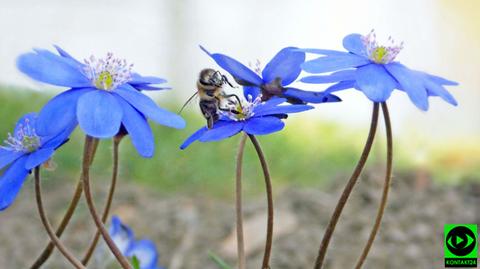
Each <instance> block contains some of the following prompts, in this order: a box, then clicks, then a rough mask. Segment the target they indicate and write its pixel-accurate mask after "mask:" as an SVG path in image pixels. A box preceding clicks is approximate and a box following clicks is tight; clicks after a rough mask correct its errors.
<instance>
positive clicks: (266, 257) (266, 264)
mask: <svg viewBox="0 0 480 269" xmlns="http://www.w3.org/2000/svg"><path fill="white" fill-rule="evenodd" d="M248 137H250V141H252V144H253V146H254V147H255V151H256V152H257V155H258V159H259V160H260V164H261V165H262V170H263V176H264V177H265V187H266V191H267V203H268V218H267V238H266V240H265V252H264V254H263V263H262V269H269V268H270V254H271V251H272V241H273V193H272V182H271V180H270V172H269V171H268V165H267V161H266V160H265V155H263V151H262V148H261V147H260V144H259V143H258V140H257V138H255V136H253V135H250V134H249V135H248Z"/></svg>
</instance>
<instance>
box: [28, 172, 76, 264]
mask: <svg viewBox="0 0 480 269" xmlns="http://www.w3.org/2000/svg"><path fill="white" fill-rule="evenodd" d="M82 192H83V183H82V180H79V181H78V183H77V186H76V188H75V193H74V194H73V198H72V200H71V201H70V204H69V206H68V209H67V212H66V213H65V215H64V216H63V219H62V221H61V222H60V225H59V226H58V228H57V231H56V232H55V234H56V236H57V237H61V236H62V234H63V232H64V231H65V228H66V227H67V225H68V223H69V222H70V219H71V218H72V216H73V213H74V212H75V209H76V208H77V205H78V201H80V197H82ZM54 249H55V244H54V243H53V241H51V240H50V242H49V243H48V245H47V246H46V247H45V249H44V250H43V252H42V254H40V256H38V258H37V259H36V260H35V262H34V263H33V265H32V266H30V269H38V268H40V267H41V266H42V265H43V264H44V263H45V262H46V261H47V260H48V258H49V257H50V255H52V253H53V250H54Z"/></svg>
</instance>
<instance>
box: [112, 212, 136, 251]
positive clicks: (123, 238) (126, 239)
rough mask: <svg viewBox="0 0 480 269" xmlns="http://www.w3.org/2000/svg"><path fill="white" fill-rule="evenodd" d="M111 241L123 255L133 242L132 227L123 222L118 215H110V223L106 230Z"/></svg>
mask: <svg viewBox="0 0 480 269" xmlns="http://www.w3.org/2000/svg"><path fill="white" fill-rule="evenodd" d="M108 233H109V234H110V236H111V237H112V239H113V242H114V243H115V245H116V246H117V247H118V249H119V250H120V252H121V253H122V254H123V255H127V252H128V250H129V249H130V248H131V247H132V245H133V243H134V234H133V231H132V229H130V227H128V226H127V225H125V224H123V223H122V221H121V220H120V218H119V217H118V216H112V224H111V226H110V229H109V231H108Z"/></svg>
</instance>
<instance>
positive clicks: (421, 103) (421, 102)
mask: <svg viewBox="0 0 480 269" xmlns="http://www.w3.org/2000/svg"><path fill="white" fill-rule="evenodd" d="M389 42H390V44H389V46H382V45H379V44H378V43H377V41H376V35H375V33H374V32H373V31H372V32H370V33H369V34H368V35H366V36H362V35H360V34H350V35H347V36H346V37H345V38H344V39H343V47H344V48H345V49H346V50H348V52H341V51H335V50H324V49H302V50H300V51H304V52H309V53H315V54H321V55H325V56H323V57H320V58H317V59H314V60H310V61H307V62H305V63H303V64H302V69H303V70H304V71H306V72H309V73H327V72H333V73H331V74H329V75H322V76H308V77H304V78H302V79H301V81H302V82H305V83H315V84H317V83H336V84H334V85H332V86H331V87H329V88H328V89H327V90H325V92H326V93H331V92H336V91H340V90H346V89H351V88H355V89H358V90H360V91H362V92H363V93H364V94H365V95H366V96H367V97H368V98H369V99H370V100H372V101H373V102H385V101H386V100H387V99H388V98H389V97H390V95H391V93H392V91H393V90H394V89H399V90H401V91H403V92H406V93H407V95H408V97H409V98H410V100H411V101H412V102H413V103H414V104H415V105H416V106H417V107H418V108H420V109H421V110H428V106H429V104H428V97H429V96H440V97H441V98H442V99H443V100H445V101H446V102H448V103H450V104H452V105H455V106H456V105H457V101H456V100H455V98H454V97H453V96H452V95H451V94H450V93H449V92H448V91H447V90H446V89H445V88H444V86H445V85H458V83H456V82H453V81H450V80H447V79H444V78H441V77H438V76H434V75H430V74H427V73H424V72H421V71H416V70H413V69H409V68H407V67H406V66H404V65H402V64H401V63H399V62H396V61H394V60H395V57H396V56H397V55H398V53H399V52H400V50H401V49H402V48H403V43H401V44H398V45H396V44H394V41H393V39H391V38H389Z"/></svg>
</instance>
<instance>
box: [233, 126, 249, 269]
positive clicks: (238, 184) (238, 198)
mask: <svg viewBox="0 0 480 269" xmlns="http://www.w3.org/2000/svg"><path fill="white" fill-rule="evenodd" d="M245 142H247V134H245V133H244V134H243V135H242V138H241V139H240V144H239V145H238V152H237V170H236V174H235V209H236V210H235V213H236V216H237V254H238V268H239V269H245V268H246V263H247V262H246V258H245V242H244V239H243V215H242V214H243V213H242V165H243V152H244V151H245Z"/></svg>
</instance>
